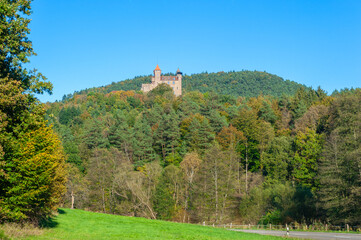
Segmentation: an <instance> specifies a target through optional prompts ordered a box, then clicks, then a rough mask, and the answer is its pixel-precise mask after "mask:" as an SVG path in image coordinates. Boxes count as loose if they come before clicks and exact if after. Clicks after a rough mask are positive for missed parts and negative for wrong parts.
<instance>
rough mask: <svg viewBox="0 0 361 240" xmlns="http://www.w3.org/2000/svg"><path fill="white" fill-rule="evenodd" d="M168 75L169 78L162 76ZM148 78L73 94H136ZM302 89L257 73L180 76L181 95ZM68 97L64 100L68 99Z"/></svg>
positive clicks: (287, 92)
mask: <svg viewBox="0 0 361 240" xmlns="http://www.w3.org/2000/svg"><path fill="white" fill-rule="evenodd" d="M166 75H169V74H166ZM150 82H151V80H150V76H139V77H135V78H133V79H128V80H125V81H120V82H116V83H112V84H110V85H107V86H104V87H95V88H90V89H86V90H82V91H80V92H77V93H78V94H86V93H88V92H99V93H110V92H112V91H119V90H123V91H130V90H134V91H139V90H140V88H141V86H142V83H150ZM300 87H305V86H304V85H301V84H299V83H296V82H293V81H290V80H284V79H283V78H281V77H279V76H277V75H274V74H270V73H267V72H260V71H245V70H244V71H239V72H235V71H231V72H218V73H199V74H192V75H184V76H183V81H182V88H183V92H190V91H200V92H202V93H205V92H211V91H214V92H216V93H217V94H221V95H222V94H223V95H232V96H236V97H238V96H243V97H256V96H258V95H260V94H264V95H271V96H276V97H281V96H282V95H293V94H295V93H296V91H297V89H298V88H300ZM71 96H72V94H69V95H68V96H65V97H64V98H65V99H66V98H70V97H71Z"/></svg>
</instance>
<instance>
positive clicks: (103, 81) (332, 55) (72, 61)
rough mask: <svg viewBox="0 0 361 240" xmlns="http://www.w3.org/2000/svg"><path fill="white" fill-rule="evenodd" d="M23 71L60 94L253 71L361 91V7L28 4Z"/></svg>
mask: <svg viewBox="0 0 361 240" xmlns="http://www.w3.org/2000/svg"><path fill="white" fill-rule="evenodd" d="M31 18H32V20H33V21H32V23H31V25H30V27H31V34H30V39H31V40H32V41H33V45H34V49H35V51H36V52H37V54H38V56H36V57H32V58H31V66H34V67H35V68H37V69H39V70H40V72H42V73H43V74H44V75H45V76H47V77H48V79H49V80H50V81H51V82H52V83H53V84H54V91H53V95H51V96H49V95H44V96H40V97H39V98H40V99H41V100H42V101H55V100H57V99H58V100H60V99H61V98H62V96H63V95H64V94H68V93H73V92H74V91H76V90H81V89H85V88H89V87H94V86H102V85H107V84H110V83H111V82H113V81H114V82H117V81H121V80H124V79H127V78H133V77H134V76H139V75H148V74H151V73H152V71H153V69H154V68H155V66H156V64H157V63H158V64H159V66H160V68H161V69H162V71H163V72H175V71H176V70H177V68H178V67H179V68H180V70H181V71H183V73H186V74H192V73H200V72H204V71H208V72H217V71H230V70H236V71H239V70H242V69H247V70H260V71H267V72H269V73H273V74H277V75H279V76H281V77H283V78H284V79H290V80H293V81H296V82H299V83H302V84H305V85H307V86H312V87H317V86H321V87H322V88H323V89H325V90H326V91H328V92H329V93H331V92H332V91H333V90H334V89H342V88H345V87H348V88H350V87H361V1H360V0H354V1H350V0H337V1H334V0H327V1H326V0H324V1H322V0H317V1H315V0H272V1H271V0H264V1H257V0H248V1H237V0H233V1H232V0H229V1H228V0H223V1H210V0H207V1H197V0H191V1H188V0H187V1H168V0H163V1H140V0H139V1H137V0H128V1H121V0H106V1H100V0H61V1H49V0H34V2H33V14H32V15H31Z"/></svg>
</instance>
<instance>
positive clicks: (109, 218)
mask: <svg viewBox="0 0 361 240" xmlns="http://www.w3.org/2000/svg"><path fill="white" fill-rule="evenodd" d="M51 225H52V226H51V227H49V228H47V229H45V230H44V233H43V234H42V235H40V236H34V237H28V238H26V239H197V240H202V239H211V240H218V239H219V240H221V239H222V240H224V239H247V240H276V239H283V238H281V237H273V236H261V235H258V234H249V233H241V232H233V231H229V230H225V229H219V228H212V227H203V226H199V225H193V224H182V223H173V222H166V221H159V220H150V219H145V218H136V217H124V216H118V215H109V214H102V213H93V212H86V211H83V210H71V209H61V210H60V213H59V215H57V216H56V217H54V218H53V222H52V223H51Z"/></svg>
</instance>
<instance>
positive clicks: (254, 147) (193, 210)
mask: <svg viewBox="0 0 361 240" xmlns="http://www.w3.org/2000/svg"><path fill="white" fill-rule="evenodd" d="M227 74H228V75H229V74H235V75H237V74H238V75H242V74H245V73H243V72H240V73H221V74H218V75H219V76H223V75H224V76H227ZM249 74H253V73H252V72H249ZM254 74H256V75H257V74H259V73H256V72H255V73H254ZM262 74H265V73H262ZM202 75H204V76H206V75H207V76H217V74H209V75H208V74H201V75H196V76H202ZM265 75H266V76H267V74H265ZM192 78H193V79H195V77H194V75H193V77H192ZM136 79H140V78H136ZM202 81H203V80H202ZM203 82H208V84H207V85H209V86H212V84H211V77H209V78H206V79H205V80H204V81H203ZM216 82H217V83H216V84H215V85H217V84H218V83H221V81H220V80H216ZM185 83H187V80H186V81H185ZM124 84H125V85H126V84H127V83H124ZM229 84H230V83H228V82H227V83H226V81H225V82H224V83H223V85H224V86H228V85H229ZM112 86H116V85H114V84H113V85H110V86H109V89H106V88H104V89H103V92H101V91H99V89H98V90H97V89H95V91H91V90H87V91H84V92H82V93H78V94H75V95H74V96H68V97H67V98H66V99H64V100H63V101H61V102H55V103H48V104H47V118H48V122H49V124H52V125H53V127H54V129H55V131H56V132H57V133H58V134H59V137H60V138H61V141H62V143H63V146H64V150H65V152H66V158H67V163H68V168H69V181H68V185H67V193H66V195H65V197H64V204H65V206H66V207H74V208H80V209H87V210H91V211H101V212H106V213H112V214H121V215H129V216H142V217H147V218H154V219H155V218H157V219H165V220H173V221H180V222H193V223H198V222H203V221H205V222H207V223H229V222H233V223H237V222H239V223H263V224H266V223H273V224H281V223H283V224H284V223H312V222H316V221H317V222H323V223H331V224H346V223H348V224H352V225H359V224H361V217H360V216H361V208H360V202H361V159H360V156H361V155H360V153H361V121H360V119H361V110H360V107H359V103H360V102H361V89H356V90H344V91H341V92H338V93H337V94H334V95H332V96H328V95H327V94H326V93H325V92H324V91H323V90H322V89H320V88H319V89H317V90H313V89H311V88H305V87H300V88H298V90H296V91H295V93H294V94H292V95H286V94H284V95H282V96H271V95H265V94H260V95H257V96H254V97H247V98H246V97H244V96H238V97H237V96H235V95H234V93H235V92H237V91H238V90H237V89H235V90H234V92H228V93H229V94H218V93H215V91H211V92H204V93H202V92H200V91H187V92H186V93H185V94H183V95H182V96H181V97H175V96H174V95H173V92H172V89H171V88H170V87H168V86H167V85H159V86H158V87H157V88H156V89H154V90H152V91H151V92H149V93H148V94H143V93H141V92H137V91H132V90H129V91H122V90H119V91H116V90H115V89H117V88H116V87H114V88H111V87H112ZM219 86H220V85H219ZM280 87H282V86H281V85H280ZM227 89H230V87H225V90H224V91H230V90H227ZM202 91H206V88H204V89H203V90H202ZM262 91H263V90H262ZM251 92H252V91H251ZM257 92H258V90H254V91H253V92H252V95H253V94H256V93H257ZM275 92H278V91H275ZM263 93H264V92H263ZM276 95H277V94H276Z"/></svg>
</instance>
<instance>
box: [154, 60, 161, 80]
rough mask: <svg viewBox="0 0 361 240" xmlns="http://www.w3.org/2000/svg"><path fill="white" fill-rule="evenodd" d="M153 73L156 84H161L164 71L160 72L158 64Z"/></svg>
mask: <svg viewBox="0 0 361 240" xmlns="http://www.w3.org/2000/svg"><path fill="white" fill-rule="evenodd" d="M153 73H154V81H155V83H160V81H161V78H160V75H161V73H162V71H161V70H160V68H159V66H158V64H157V66H156V67H155V69H154V71H153Z"/></svg>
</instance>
